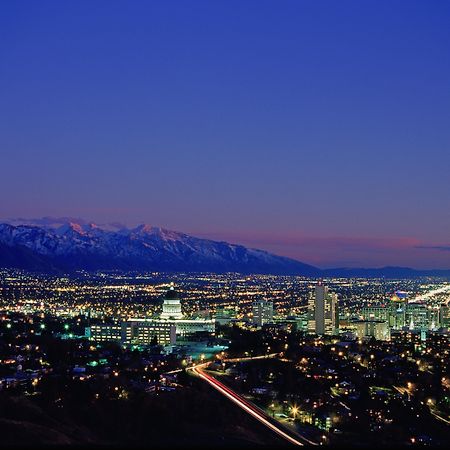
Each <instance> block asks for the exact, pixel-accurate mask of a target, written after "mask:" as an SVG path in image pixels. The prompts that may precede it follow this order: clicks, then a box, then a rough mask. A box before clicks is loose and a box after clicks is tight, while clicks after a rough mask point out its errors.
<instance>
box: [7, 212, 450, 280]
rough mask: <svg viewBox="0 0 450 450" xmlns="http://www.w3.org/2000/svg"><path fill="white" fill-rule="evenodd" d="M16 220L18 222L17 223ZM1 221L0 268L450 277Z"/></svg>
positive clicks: (158, 232)
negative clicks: (332, 265) (322, 264)
mask: <svg viewBox="0 0 450 450" xmlns="http://www.w3.org/2000/svg"><path fill="white" fill-rule="evenodd" d="M13 223H14V224H13ZM13 223H0V267H4V268H18V269H25V270H33V271H42V272H46V271H51V272H55V271H60V272H71V271H77V270H88V271H95V270H123V271H158V272H171V271H173V272H216V273H225V272H241V273H244V274H250V273H255V274H256V273H260V274H273V275H303V276H311V277H327V276H330V277H331V276H334V277H343V278H351V277H365V278H383V277H385V278H417V277H422V276H441V277H450V270H416V269H411V268H408V267H392V266H387V267H382V268H345V267H344V268H342V267H341V268H334V269H320V268H318V267H315V266H312V265H310V264H306V263H304V262H301V261H297V260H295V259H291V258H288V257H284V256H278V255H274V254H271V253H269V252H267V251H264V250H258V249H253V248H248V247H245V246H243V245H238V244H230V243H227V242H225V241H214V240H209V239H202V238H198V237H194V236H190V235H188V234H185V233H181V232H177V231H172V230H168V229H165V228H162V227H156V226H151V225H148V224H141V225H138V226H136V227H134V228H127V227H125V226H123V225H121V224H104V225H98V224H95V223H93V222H86V221H81V220H74V219H72V218H70V220H67V221H64V220H63V219H58V220H56V219H55V220H54V221H53V222H52V219H51V218H43V219H39V220H38V221H37V223H33V222H32V221H28V222H26V223H23V224H20V223H15V222H13Z"/></svg>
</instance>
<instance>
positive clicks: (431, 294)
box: [413, 284, 450, 305]
mask: <svg viewBox="0 0 450 450" xmlns="http://www.w3.org/2000/svg"><path fill="white" fill-rule="evenodd" d="M449 291H450V285H448V284H447V285H445V286H441V287H440V288H437V289H433V290H431V291H428V292H426V293H425V294H421V295H418V296H417V297H416V298H414V300H413V301H419V300H426V299H428V298H432V297H434V296H435V295H438V294H443V293H445V292H449ZM445 303H446V304H447V305H448V304H449V303H450V298H448V299H447V300H446V301H445Z"/></svg>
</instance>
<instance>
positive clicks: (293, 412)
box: [291, 406, 298, 420]
mask: <svg viewBox="0 0 450 450" xmlns="http://www.w3.org/2000/svg"><path fill="white" fill-rule="evenodd" d="M291 414H292V417H293V419H294V420H295V418H296V417H297V414H298V408H297V406H292V407H291Z"/></svg>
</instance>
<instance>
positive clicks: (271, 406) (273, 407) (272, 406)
mask: <svg viewBox="0 0 450 450" xmlns="http://www.w3.org/2000/svg"><path fill="white" fill-rule="evenodd" d="M270 409H271V410H272V417H275V403H272V404H271V405H270Z"/></svg>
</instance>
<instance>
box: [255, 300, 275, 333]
mask: <svg viewBox="0 0 450 450" xmlns="http://www.w3.org/2000/svg"><path fill="white" fill-rule="evenodd" d="M252 308H253V324H254V325H256V326H257V327H262V326H263V325H265V324H267V323H272V322H273V303H272V302H269V301H266V300H257V301H256V302H253V304H252Z"/></svg>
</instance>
